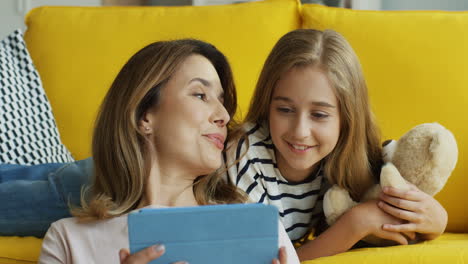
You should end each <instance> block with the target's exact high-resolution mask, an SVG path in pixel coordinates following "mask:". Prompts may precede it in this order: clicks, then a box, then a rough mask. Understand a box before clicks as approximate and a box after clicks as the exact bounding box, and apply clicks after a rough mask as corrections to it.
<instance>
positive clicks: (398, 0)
mask: <svg viewBox="0 0 468 264" xmlns="http://www.w3.org/2000/svg"><path fill="white" fill-rule="evenodd" d="M381 1H382V9H383V10H448V11H463V10H468V0H381Z"/></svg>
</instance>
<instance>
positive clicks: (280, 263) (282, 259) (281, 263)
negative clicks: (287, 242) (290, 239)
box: [271, 247, 288, 264]
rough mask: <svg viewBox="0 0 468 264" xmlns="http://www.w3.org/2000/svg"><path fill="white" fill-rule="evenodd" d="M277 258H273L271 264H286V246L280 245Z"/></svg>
mask: <svg viewBox="0 0 468 264" xmlns="http://www.w3.org/2000/svg"><path fill="white" fill-rule="evenodd" d="M278 258H279V260H278V259H273V261H272V262H271V263H273V264H287V263H288V255H287V253H286V248H285V247H281V248H280V249H279V252H278Z"/></svg>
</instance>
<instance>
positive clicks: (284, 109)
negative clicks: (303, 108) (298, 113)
mask: <svg viewBox="0 0 468 264" xmlns="http://www.w3.org/2000/svg"><path fill="white" fill-rule="evenodd" d="M276 109H277V110H278V112H281V113H292V112H293V110H292V109H290V108H286V107H278V108H276Z"/></svg>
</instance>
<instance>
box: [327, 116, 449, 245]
mask: <svg viewBox="0 0 468 264" xmlns="http://www.w3.org/2000/svg"><path fill="white" fill-rule="evenodd" d="M387 143H388V144H385V145H384V148H383V160H384V162H385V165H384V166H383V167H382V171H381V174H380V185H378V184H377V185H374V186H373V187H372V188H370V189H369V190H368V191H367V192H366V193H365V194H364V196H363V199H362V201H363V202H364V201H368V200H372V199H378V196H379V193H380V192H381V186H382V187H384V186H392V187H395V188H400V189H408V188H409V186H408V184H407V182H411V183H412V184H414V185H416V186H417V187H418V188H419V189H420V190H422V191H424V192H426V193H427V194H429V195H435V194H436V193H438V192H439V191H440V190H441V189H442V188H443V187H444V185H445V183H446V182H447V179H448V177H449V176H450V174H451V173H452V171H453V169H454V168H455V165H456V163H457V159H458V148H457V143H456V141H455V137H454V136H453V135H452V133H451V132H450V131H448V130H447V129H445V128H444V127H443V126H441V125H440V124H437V123H427V124H421V125H418V126H416V127H414V128H413V129H411V130H410V131H408V132H407V133H406V134H405V135H403V137H401V138H400V139H399V140H398V141H395V140H392V141H389V142H387ZM357 204H358V203H357V202H355V201H353V200H352V199H351V197H350V196H349V194H348V192H347V191H346V190H344V189H342V188H340V187H338V186H336V185H335V186H332V188H330V190H328V191H327V193H326V194H325V197H324V203H323V206H324V213H325V217H326V220H327V223H328V224H329V225H332V224H333V223H335V221H336V220H337V219H338V218H339V217H340V216H341V215H342V214H343V213H344V212H346V211H347V210H349V209H350V208H351V207H353V206H355V205H357ZM364 240H365V241H366V242H368V243H371V244H374V245H389V244H392V242H390V241H386V240H383V239H379V238H377V237H366V238H365V239H364Z"/></svg>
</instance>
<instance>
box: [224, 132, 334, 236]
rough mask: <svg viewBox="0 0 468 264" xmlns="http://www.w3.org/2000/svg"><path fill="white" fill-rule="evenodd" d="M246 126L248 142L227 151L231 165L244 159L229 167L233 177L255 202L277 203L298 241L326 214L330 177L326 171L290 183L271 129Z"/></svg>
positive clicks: (233, 181)
mask: <svg viewBox="0 0 468 264" xmlns="http://www.w3.org/2000/svg"><path fill="white" fill-rule="evenodd" d="M245 129H246V131H247V137H248V143H247V141H246V140H245V137H244V138H241V139H239V140H237V141H235V142H232V143H230V146H229V148H228V149H227V153H226V154H225V160H226V164H227V165H228V166H230V165H232V164H234V163H235V161H236V160H239V159H240V160H239V162H238V163H237V164H235V165H232V166H230V167H229V168H228V176H229V180H230V181H231V182H232V183H234V184H235V185H236V186H237V187H239V188H240V189H242V190H243V191H245V192H246V193H247V194H248V195H249V197H250V199H251V200H252V201H253V202H258V203H265V204H271V205H275V206H276V207H277V208H278V211H279V214H280V219H281V221H282V223H283V225H284V227H285V229H286V232H287V233H288V236H289V238H290V239H291V241H292V242H293V243H295V242H298V241H299V240H301V238H303V237H304V236H305V235H307V234H308V233H309V231H310V230H311V228H313V227H315V226H316V225H317V223H318V221H319V220H320V218H321V217H323V210H322V202H323V194H324V193H325V191H326V190H325V189H326V188H324V187H323V186H325V185H326V184H325V181H326V180H325V178H324V176H323V173H322V170H321V169H320V170H319V171H318V172H315V173H314V175H311V176H310V177H308V178H307V179H306V180H304V181H303V182H288V180H286V179H285V178H284V177H283V176H282V175H281V172H280V171H279V169H278V166H277V163H276V158H275V151H274V145H273V142H272V140H271V137H270V133H269V130H268V128H266V126H262V125H258V124H246V125H245ZM232 144H235V145H232ZM247 145H248V150H247ZM246 150H247V152H246Z"/></svg>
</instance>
